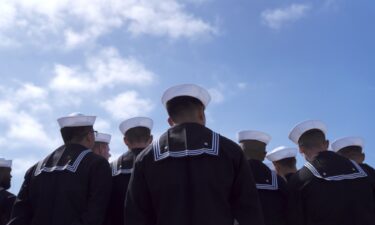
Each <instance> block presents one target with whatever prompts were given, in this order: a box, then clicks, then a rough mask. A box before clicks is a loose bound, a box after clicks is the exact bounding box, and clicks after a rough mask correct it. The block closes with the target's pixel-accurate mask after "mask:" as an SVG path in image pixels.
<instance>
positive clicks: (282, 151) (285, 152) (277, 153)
mask: <svg viewBox="0 0 375 225" xmlns="http://www.w3.org/2000/svg"><path fill="white" fill-rule="evenodd" d="M297 152H298V151H297V149H296V148H289V147H285V146H279V147H277V148H275V149H273V150H272V151H270V152H268V153H267V155H266V158H267V159H268V160H269V161H272V162H274V161H278V160H282V159H286V158H291V157H296V155H297Z"/></svg>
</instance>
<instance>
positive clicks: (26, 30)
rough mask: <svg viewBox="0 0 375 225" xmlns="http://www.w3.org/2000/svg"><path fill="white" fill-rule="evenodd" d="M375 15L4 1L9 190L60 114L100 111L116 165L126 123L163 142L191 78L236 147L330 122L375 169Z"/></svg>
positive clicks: (111, 1) (2, 102)
mask: <svg viewBox="0 0 375 225" xmlns="http://www.w3.org/2000/svg"><path fill="white" fill-rule="evenodd" d="M374 10H375V3H374V2H373V1H370V0H363V1H345V0H316V1H307V0H306V1H296V0H294V1H291V0H290V1H289V0H285V1H279V0H269V1H261V0H252V1H243V0H239V1H215V0H163V1H157V0H147V1H146V0H144V1H142V0H107V1H104V0H59V1H57V0H56V1H51V0H49V1H41V0H27V1H25V0H2V1H0V15H2V17H1V18H0V76H1V83H0V109H1V110H0V133H1V136H0V147H1V148H0V149H1V150H0V157H5V158H9V159H13V160H14V164H13V176H14V177H13V181H12V184H13V186H12V189H11V191H13V192H15V193H17V192H18V189H19V187H20V185H21V183H22V180H23V175H24V173H25V171H26V169H27V168H29V167H30V166H31V165H33V164H34V163H36V162H37V161H38V160H40V159H42V158H43V157H45V156H46V155H47V154H48V153H49V152H51V151H52V150H54V149H55V148H56V147H58V146H59V144H61V143H62V141H61V139H60V134H59V128H58V125H57V122H56V119H57V118H58V117H60V116H63V115H66V114H68V113H71V112H77V111H79V112H82V113H85V114H92V115H97V116H98V119H97V123H96V125H95V129H96V130H99V131H101V132H107V133H110V134H112V135H113V139H112V143H111V145H110V147H111V152H112V155H113V157H112V158H111V159H110V160H114V159H115V158H116V157H117V156H118V155H120V154H121V153H122V152H124V151H126V147H125V146H124V145H123V144H122V142H121V134H120V132H119V130H118V125H119V123H120V122H121V121H122V120H124V119H127V118H129V117H133V116H149V117H151V118H152V119H153V120H154V123H155V127H154V131H153V132H154V135H155V136H158V135H160V134H161V133H162V132H163V131H165V130H166V129H167V128H168V125H167V122H166V120H167V114H166V112H165V110H164V108H163V107H162V105H161V100H160V98H161V95H162V93H163V91H164V90H165V89H166V88H168V87H170V86H171V85H175V84H180V83H196V84H199V85H201V86H203V87H205V88H207V89H208V90H209V91H210V93H211V94H212V97H213V101H212V102H211V104H210V105H209V107H208V108H207V117H208V124H207V126H208V127H210V128H212V129H213V130H215V131H217V132H219V133H221V134H222V135H225V136H227V137H229V138H231V139H233V140H235V141H236V134H237V132H238V131H240V130H245V129H250V130H260V131H264V132H267V133H269V134H270V135H271V136H272V138H273V139H272V141H271V142H270V144H269V146H268V150H272V149H273V148H275V147H277V146H280V145H286V146H294V144H293V143H292V142H291V141H289V140H288V138H287V136H288V133H289V131H290V129H291V128H292V127H293V126H294V125H295V124H296V123H298V122H300V121H303V120H306V119H320V120H322V121H324V122H325V123H326V124H327V126H328V135H327V136H328V139H330V140H331V141H333V140H335V139H337V138H340V137H343V136H352V135H355V136H361V137H363V138H364V139H365V152H366V155H367V158H366V162H367V163H369V164H370V165H375V153H373V152H372V151H371V150H372V149H375V139H374V133H375V123H374V120H373V111H374V109H375V107H374V106H375V104H374V100H373V98H374V97H373V96H375V95H374V94H375V77H374V72H375V63H374V59H375V42H374V40H375V27H374V26H373V24H372V23H373V22H372V21H374V20H375V16H374V14H373V12H374ZM298 160H299V162H298V164H299V165H302V164H303V161H304V160H303V159H302V158H301V157H298Z"/></svg>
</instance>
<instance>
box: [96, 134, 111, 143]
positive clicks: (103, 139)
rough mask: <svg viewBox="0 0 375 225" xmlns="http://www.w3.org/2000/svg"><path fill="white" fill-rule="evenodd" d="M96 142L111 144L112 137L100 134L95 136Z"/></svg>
mask: <svg viewBox="0 0 375 225" xmlns="http://www.w3.org/2000/svg"><path fill="white" fill-rule="evenodd" d="M95 142H105V143H108V144H109V143H110V142H111V135H110V134H105V133H98V134H97V135H96V136H95Z"/></svg>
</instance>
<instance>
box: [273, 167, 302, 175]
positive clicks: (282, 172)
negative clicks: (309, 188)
mask: <svg viewBox="0 0 375 225" xmlns="http://www.w3.org/2000/svg"><path fill="white" fill-rule="evenodd" d="M295 172H297V169H296V168H282V169H278V170H277V173H278V174H279V175H280V176H282V177H285V175H287V174H288V173H295Z"/></svg>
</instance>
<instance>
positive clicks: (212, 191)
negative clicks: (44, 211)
mask: <svg viewBox="0 0 375 225" xmlns="http://www.w3.org/2000/svg"><path fill="white" fill-rule="evenodd" d="M209 101H210V95H209V94H208V92H207V91H206V90H205V89H203V88H201V87H199V86H197V85H194V84H183V85H177V86H173V87H171V88H169V89H167V90H166V91H165V92H164V95H163V97H162V103H163V104H164V106H165V107H166V109H167V112H168V115H169V118H168V122H169V124H170V126H171V128H169V129H168V130H167V131H166V132H165V133H164V134H162V135H161V137H160V138H158V139H157V140H156V141H155V142H154V143H153V144H152V145H150V146H149V147H147V148H146V149H145V150H144V151H142V152H141V153H140V154H139V155H138V157H137V159H136V162H135V165H134V171H133V174H132V178H131V180H130V183H129V188H128V193H127V197H126V202H125V225H135V224H136V225H146V224H147V225H149V224H163V225H176V224H178V225H203V224H204V225H233V223H234V221H235V219H236V220H237V221H238V222H239V224H240V225H245V224H246V225H250V224H257V225H263V224H264V222H263V216H262V213H261V207H260V204H259V199H258V193H257V190H256V187H255V183H254V179H253V177H252V175H251V169H250V167H249V165H248V163H247V161H246V159H245V156H244V155H243V153H242V151H241V148H240V147H239V146H238V145H237V144H236V143H234V142H233V141H231V140H229V139H227V138H225V137H223V136H221V135H219V134H217V133H216V132H214V131H212V130H210V129H208V128H207V127H206V126H205V124H206V117H205V113H204V111H205V109H206V107H207V105H208V103H209Z"/></svg>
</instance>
